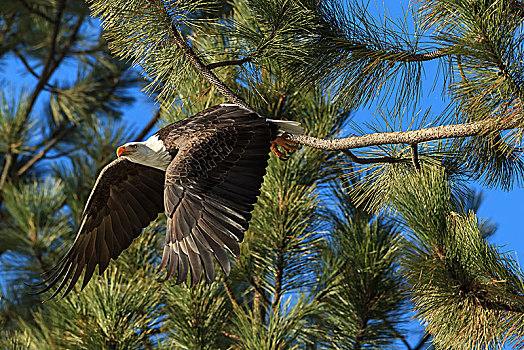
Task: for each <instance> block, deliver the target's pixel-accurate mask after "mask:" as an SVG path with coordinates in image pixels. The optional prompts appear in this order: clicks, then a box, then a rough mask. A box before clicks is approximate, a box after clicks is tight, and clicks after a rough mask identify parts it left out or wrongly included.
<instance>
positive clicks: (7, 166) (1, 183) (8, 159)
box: [0, 152, 13, 196]
mask: <svg viewBox="0 0 524 350" xmlns="http://www.w3.org/2000/svg"><path fill="white" fill-rule="evenodd" d="M12 163H13V154H12V153H11V152H7V153H6V155H5V163H4V169H3V170H2V175H1V176H0V191H2V188H4V185H5V182H6V181H7V175H8V174H9V169H10V168H11V164H12ZM0 196H1V194H0Z"/></svg>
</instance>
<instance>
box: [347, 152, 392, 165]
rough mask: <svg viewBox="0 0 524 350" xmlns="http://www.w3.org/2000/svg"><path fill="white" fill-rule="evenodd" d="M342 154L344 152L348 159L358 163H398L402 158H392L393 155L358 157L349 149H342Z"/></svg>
mask: <svg viewBox="0 0 524 350" xmlns="http://www.w3.org/2000/svg"><path fill="white" fill-rule="evenodd" d="M342 152H343V153H344V154H346V155H347V156H348V157H349V159H351V160H352V161H353V162H355V163H358V164H374V163H390V164H393V163H400V162H401V161H402V159H400V158H393V157H377V158H359V157H357V156H356V155H354V154H353V153H352V152H351V151H350V150H348V149H344V150H342Z"/></svg>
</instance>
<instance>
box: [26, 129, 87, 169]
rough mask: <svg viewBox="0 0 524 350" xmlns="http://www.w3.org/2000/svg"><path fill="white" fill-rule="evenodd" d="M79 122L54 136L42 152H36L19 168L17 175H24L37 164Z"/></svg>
mask: <svg viewBox="0 0 524 350" xmlns="http://www.w3.org/2000/svg"><path fill="white" fill-rule="evenodd" d="M77 126H78V125H77V124H74V125H71V126H70V127H68V128H66V129H64V130H63V131H62V132H61V133H59V134H58V135H57V136H55V137H53V138H52V139H51V140H50V141H49V142H48V143H47V144H46V145H45V147H44V148H42V150H41V151H40V152H38V153H37V154H35V155H34V156H33V158H31V159H29V161H28V162H27V163H25V164H24V165H23V166H22V167H21V168H20V169H18V172H17V173H16V175H17V176H22V175H23V174H24V173H25V172H26V171H27V170H29V169H30V168H31V167H32V166H33V165H35V164H36V162H38V161H39V160H40V159H42V158H44V157H45V155H46V153H47V152H49V150H51V148H53V147H54V146H55V145H56V144H57V143H58V142H60V140H62V138H64V137H65V136H66V135H67V134H69V133H70V132H71V131H73V130H74V129H76V128H77Z"/></svg>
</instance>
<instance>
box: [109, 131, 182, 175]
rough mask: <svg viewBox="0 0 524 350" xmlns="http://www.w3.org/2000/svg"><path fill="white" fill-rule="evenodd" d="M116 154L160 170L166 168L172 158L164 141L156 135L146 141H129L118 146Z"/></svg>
mask: <svg viewBox="0 0 524 350" xmlns="http://www.w3.org/2000/svg"><path fill="white" fill-rule="evenodd" d="M160 143H161V145H160ZM159 146H160V147H159ZM116 155H117V156H118V157H125V158H127V159H128V160H130V161H132V162H134V163H138V164H142V165H146V166H150V167H153V168H157V169H160V170H166V169H167V166H168V165H169V163H171V160H172V157H171V155H170V154H169V152H167V151H166V148H165V147H164V145H163V143H162V141H160V140H159V139H158V138H157V137H156V136H152V137H150V138H149V139H148V140H147V141H145V142H128V143H126V144H124V145H122V146H120V147H118V148H117V150H116Z"/></svg>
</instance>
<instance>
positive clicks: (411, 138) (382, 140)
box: [149, 0, 522, 151]
mask: <svg viewBox="0 0 524 350" xmlns="http://www.w3.org/2000/svg"><path fill="white" fill-rule="evenodd" d="M149 3H150V4H151V5H152V6H153V7H154V8H155V10H156V11H157V13H158V14H159V15H160V16H161V18H162V21H163V22H164V25H165V26H166V29H167V30H168V32H169V34H170V36H171V39H172V40H173V41H174V42H175V44H176V45H177V46H178V47H179V48H180V49H181V50H182V51H183V52H184V55H185V56H186V57H187V59H188V61H189V62H190V63H191V65H192V66H193V67H194V68H195V70H196V71H197V72H198V73H199V74H200V75H201V76H203V77H204V78H206V79H207V80H208V81H209V82H210V83H211V85H213V86H214V87H215V88H216V89H217V90H218V91H219V92H220V93H221V94H222V95H223V96H224V97H226V98H227V99H228V100H229V101H230V102H232V103H236V104H238V105H240V106H242V107H245V108H249V109H251V110H254V109H253V108H251V107H250V106H249V105H248V104H247V103H246V102H245V101H244V100H243V99H242V98H241V97H239V96H238V95H237V94H236V93H234V92H233V91H232V90H231V89H230V88H229V87H228V86H226V85H225V84H224V83H223V82H222V81H221V80H220V79H218V77H217V76H216V75H215V74H214V73H213V72H212V71H211V70H210V69H209V68H208V66H206V65H205V64H203V63H202V61H201V60H200V58H199V57H198V55H197V54H196V53H195V52H194V51H193V49H192V48H191V46H189V45H188V43H187V42H186V40H185V39H184V38H183V37H182V34H180V31H179V30H178V29H177V28H176V27H175V26H174V25H173V24H172V21H171V18H170V16H169V14H168V13H167V11H166V10H165V8H164V7H163V6H162V3H161V2H159V1H158V0H149ZM448 50H449V49H442V50H437V51H433V52H430V53H426V54H418V55H416V56H412V59H413V60H414V61H416V60H429V59H434V58H436V57H441V56H444V55H448V54H449V53H448ZM521 124H522V123H521V122H520V121H515V120H512V121H504V122H500V121H498V120H494V119H490V120H482V121H478V122H472V123H464V124H455V125H441V126H437V127H432V128H426V129H419V130H413V131H397V132H390V133H375V134H368V135H363V136H356V137H348V138H343V139H331V140H328V139H319V138H316V137H312V136H307V135H290V136H289V140H291V141H293V142H296V143H298V144H301V145H304V146H309V147H313V148H318V149H323V150H327V151H329V150H330V151H334V150H344V149H353V148H360V147H367V146H378V145H386V144H398V143H406V144H416V143H420V142H426V141H434V140H441V139H447V138H461V137H469V136H476V135H479V134H481V133H482V132H486V131H493V130H508V129H514V128H517V127H520V126H521Z"/></svg>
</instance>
